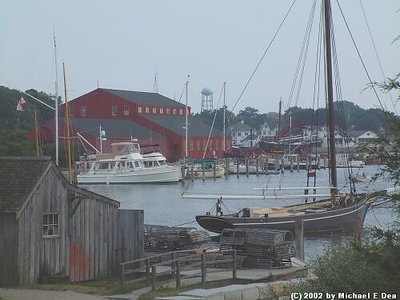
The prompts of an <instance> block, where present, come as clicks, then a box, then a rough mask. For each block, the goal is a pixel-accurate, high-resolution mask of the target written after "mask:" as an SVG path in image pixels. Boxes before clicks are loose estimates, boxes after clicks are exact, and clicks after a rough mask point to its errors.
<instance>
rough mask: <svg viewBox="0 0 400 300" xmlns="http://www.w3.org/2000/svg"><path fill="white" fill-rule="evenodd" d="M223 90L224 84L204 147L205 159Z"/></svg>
mask: <svg viewBox="0 0 400 300" xmlns="http://www.w3.org/2000/svg"><path fill="white" fill-rule="evenodd" d="M223 90H224V85H222V88H221V92H220V94H219V98H218V103H217V107H216V109H215V114H214V118H213V121H212V124H211V127H210V132H209V134H208V138H207V143H206V146H205V147H204V152H203V159H204V158H205V157H206V153H207V148H208V144H209V143H210V139H211V134H212V131H213V129H214V124H215V120H216V118H217V114H218V107H219V103H220V101H221V98H222V92H223Z"/></svg>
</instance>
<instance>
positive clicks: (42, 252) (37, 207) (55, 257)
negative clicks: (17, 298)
mask: <svg viewBox="0 0 400 300" xmlns="http://www.w3.org/2000/svg"><path fill="white" fill-rule="evenodd" d="M66 197H67V191H66V189H65V187H64V186H63V183H62V181H60V180H59V178H58V176H56V174H55V172H54V169H52V168H51V169H50V170H49V173H48V174H47V176H45V178H44V179H43V181H42V182H41V184H40V185H39V187H38V189H37V190H36V192H35V193H34V194H33V195H32V197H31V198H30V199H28V201H27V203H26V205H25V206H24V209H23V210H22V212H21V214H20V215H19V216H18V270H19V282H20V284H32V283H35V282H37V281H38V280H39V279H40V277H42V276H55V275H61V276H65V275H66V274H68V244H69V243H68V232H67V230H66V228H67V227H68V218H67V215H68V206H67V201H66ZM46 212H48V213H54V212H57V213H58V214H59V224H60V226H59V236H58V237H51V238H43V237H42V224H43V213H46Z"/></svg>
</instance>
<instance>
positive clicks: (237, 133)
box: [229, 122, 257, 147]
mask: <svg viewBox="0 0 400 300" xmlns="http://www.w3.org/2000/svg"><path fill="white" fill-rule="evenodd" d="M229 131H230V133H231V136H232V143H233V145H234V146H237V147H250V142H249V140H253V139H252V138H250V137H251V136H252V135H254V137H256V136H257V130H255V129H253V128H251V127H250V126H248V125H246V124H244V123H243V122H236V123H235V124H233V125H231V126H230V127H229ZM248 137H249V138H248Z"/></svg>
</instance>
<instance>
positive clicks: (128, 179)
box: [77, 141, 181, 184]
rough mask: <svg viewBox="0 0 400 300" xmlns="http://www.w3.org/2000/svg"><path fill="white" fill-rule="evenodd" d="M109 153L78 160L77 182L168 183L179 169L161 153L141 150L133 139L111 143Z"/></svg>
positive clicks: (176, 178)
mask: <svg viewBox="0 0 400 300" xmlns="http://www.w3.org/2000/svg"><path fill="white" fill-rule="evenodd" d="M111 148H112V153H111V154H104V155H100V157H99V156H97V158H96V160H92V161H90V160H87V161H86V160H82V161H80V162H79V166H78V175H77V182H78V184H123V183H128V184H129V183H171V182H178V181H179V180H180V179H181V169H180V168H179V167H177V166H170V165H168V164H167V161H166V158H165V157H164V156H163V155H162V154H161V153H160V152H152V153H147V154H141V153H140V145H139V144H138V143H137V142H136V141H132V142H120V143H113V144H111Z"/></svg>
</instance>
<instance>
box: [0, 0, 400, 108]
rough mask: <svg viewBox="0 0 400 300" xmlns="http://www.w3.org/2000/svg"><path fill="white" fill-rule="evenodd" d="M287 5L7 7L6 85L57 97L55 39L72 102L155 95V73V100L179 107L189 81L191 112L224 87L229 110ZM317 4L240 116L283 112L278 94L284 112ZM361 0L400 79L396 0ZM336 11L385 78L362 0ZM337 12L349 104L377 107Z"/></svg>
mask: <svg viewBox="0 0 400 300" xmlns="http://www.w3.org/2000/svg"><path fill="white" fill-rule="evenodd" d="M318 2H320V0H318ZM291 3H292V0H274V1H272V0H251V1H236V0H233V1H232V0H229V1H228V0H213V1H211V0H202V1H194V0H192V1H188V0H169V1H168V0H145V1H137V0H115V1H100V0H98V1H95V0H85V1H82V0H68V1H58V0H37V1H23V0H2V1H1V5H0V40H1V41H2V42H1V46H0V85H4V86H7V87H9V88H15V89H20V90H27V89H29V88H34V89H37V90H39V91H44V92H46V93H54V82H55V63H54V49H53V32H55V35H56V39H57V56H58V71H59V72H58V73H59V74H58V75H59V88H60V93H61V92H62V93H63V90H64V88H63V84H62V79H63V77H62V63H65V65H66V73H67V90H68V96H69V99H74V98H76V97H78V96H80V95H83V94H85V93H87V92H90V91H92V90H93V89H95V88H96V87H97V84H99V86H100V87H103V88H114V89H125V90H136V91H149V92H151V91H153V83H154V77H155V74H157V78H158V88H159V93H160V94H163V95H165V96H167V97H170V98H173V99H176V100H179V97H180V95H181V93H182V90H183V88H184V84H185V81H186V79H187V75H188V74H189V75H190V93H189V105H190V106H191V107H192V111H193V112H199V111H200V106H201V90H202V89H203V88H210V89H211V90H212V91H214V108H215V107H217V102H218V99H219V98H220V93H221V89H222V85H223V82H224V81H225V82H227V94H226V95H227V97H226V101H227V103H226V104H227V106H228V109H231V108H232V106H233V105H234V103H235V102H236V100H237V99H238V97H239V95H240V93H241V91H242V89H243V87H244V86H245V84H246V81H247V80H248V79H249V77H250V75H251V73H252V72H253V70H254V68H255V66H256V64H257V63H258V61H259V59H260V57H261V55H262V54H263V52H264V51H265V49H266V47H267V45H268V43H269V42H270V41H271V39H272V36H273V34H274V32H275V31H276V30H277V28H278V26H279V24H280V22H281V21H282V19H283V17H284V15H285V13H286V12H287V10H288V8H289V6H290V5H291ZM312 3H313V1H312V0H297V2H296V3H295V5H294V7H293V10H292V11H291V13H290V15H289V17H288V19H287V21H286V22H285V23H284V25H283V27H282V29H281V31H280V33H279V35H278V36H277V38H276V40H275V42H274V43H273V44H272V47H271V49H270V50H269V52H268V53H267V55H266V57H265V59H264V60H263V62H262V64H261V66H260V68H259V70H258V71H257V73H256V75H255V77H254V79H253V80H252V81H251V83H250V85H249V86H248V88H247V90H246V92H245V93H244V95H243V97H242V98H241V99H240V101H239V103H238V105H237V107H236V109H235V111H234V112H235V113H237V112H238V111H239V110H240V109H243V108H244V107H246V106H251V107H254V108H256V109H258V110H259V111H260V112H270V111H277V110H278V101H279V98H280V97H281V98H282V100H283V103H284V105H287V103H288V97H289V93H290V89H291V82H292V79H293V76H294V74H295V70H296V64H297V60H298V56H299V53H300V48H301V43H302V41H303V35H304V31H305V28H306V25H307V19H308V15H309V12H310V9H311V6H312ZM362 3H363V6H364V9H365V13H366V15H367V19H368V22H369V26H370V29H371V32H372V36H373V38H374V40H375V44H376V48H377V50H378V54H379V57H380V59H381V63H382V66H383V70H384V72H385V74H386V76H387V77H393V76H394V75H395V74H397V73H399V72H400V63H399V62H400V58H399V57H400V55H399V54H400V51H399V48H400V42H397V43H394V44H393V43H392V42H393V39H394V38H395V37H396V36H398V35H399V34H400V12H399V11H398V10H399V9H400V3H399V1H397V0H381V1H378V0H363V2H362ZM318 5H319V4H318ZM340 5H341V7H342V9H343V12H344V14H345V16H346V19H347V21H348V23H349V26H350V28H351V30H352V33H353V35H354V38H355V40H356V43H357V45H358V47H359V49H360V52H361V55H362V56H363V58H364V60H365V63H366V66H367V68H368V71H369V73H370V75H371V77H372V79H373V80H374V81H382V80H383V75H382V72H381V70H380V68H379V64H378V61H377V59H376V57H375V54H374V51H373V46H372V43H371V40H370V36H369V34H368V29H367V25H366V22H365V20H364V17H363V13H362V9H361V5H360V1H359V0H346V1H343V0H342V1H340ZM332 6H333V10H334V19H335V28H336V29H337V31H336V43H337V45H338V50H337V51H338V56H339V66H340V78H341V85H342V91H343V98H344V99H347V100H349V101H352V102H355V103H356V104H357V105H359V106H361V107H363V108H371V107H378V105H379V103H378V101H377V100H376V98H375V97H374V95H373V93H372V92H371V91H370V90H367V91H364V92H362V91H363V89H364V88H365V87H366V85H367V83H368V78H367V77H366V75H365V73H364V72H363V69H362V66H361V63H360V62H359V59H358V57H357V54H356V51H355V50H354V47H353V46H352V44H351V41H350V38H349V35H348V34H347V31H346V30H345V28H344V25H343V21H342V18H341V16H340V14H339V12H338V7H337V4H336V0H332ZM318 15H319V14H317V17H316V18H319V16H318ZM316 24H318V22H316ZM314 28H315V29H316V28H317V25H315V24H314ZM315 31H316V30H315ZM315 49H316V38H313V39H312V40H311V41H310V52H309V55H308V64H307V65H306V69H305V75H304V80H303V86H302V89H301V93H300V97H299V100H298V103H297V104H298V106H301V107H312V105H313V104H312V100H311V99H312V90H313V80H312V78H313V76H314V75H313V70H314V69H315V62H314V57H315ZM394 96H395V95H394ZM394 98H395V97H394ZM381 100H382V102H383V104H384V105H386V106H387V108H388V109H390V110H392V111H393V105H392V103H391V100H390V98H389V97H388V96H387V95H381ZM394 100H395V99H394ZM181 101H183V102H184V99H182V100H181ZM291 103H292V104H294V102H291ZM219 106H221V103H220V105H219ZM399 111H400V104H399Z"/></svg>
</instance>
